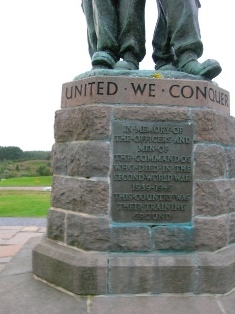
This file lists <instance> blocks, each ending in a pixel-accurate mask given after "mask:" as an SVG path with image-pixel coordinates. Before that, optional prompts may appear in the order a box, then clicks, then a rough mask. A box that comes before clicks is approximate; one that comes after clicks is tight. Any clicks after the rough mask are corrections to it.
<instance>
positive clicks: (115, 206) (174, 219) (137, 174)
mask: <svg viewBox="0 0 235 314" xmlns="http://www.w3.org/2000/svg"><path fill="white" fill-rule="evenodd" d="M112 140H113V156H112V158H113V161H112V219H113V221H114V222H120V223H121V222H126V223H127V222H128V223H152V224H156V223H187V222H190V221H191V214H192V209H191V207H192V144H193V125H192V124H189V123H184V122H182V123H181V122H178V123H169V122H140V121H127V120H124V121H122V120H118V121H114V122H113V138H112Z"/></svg>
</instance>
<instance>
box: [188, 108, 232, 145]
mask: <svg viewBox="0 0 235 314" xmlns="http://www.w3.org/2000/svg"><path fill="white" fill-rule="evenodd" d="M193 119H194V123H195V142H200V141H202V142H204V141H205V142H211V143H213V142H214V143H220V144H224V145H234V144H235V118H233V117H227V116H224V115H221V114H218V113H216V112H215V111H213V110H194V111H193Z"/></svg>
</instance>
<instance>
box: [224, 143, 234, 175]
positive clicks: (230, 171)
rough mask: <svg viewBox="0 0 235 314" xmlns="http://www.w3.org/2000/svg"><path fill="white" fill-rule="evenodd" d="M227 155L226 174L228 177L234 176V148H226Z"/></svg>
mask: <svg viewBox="0 0 235 314" xmlns="http://www.w3.org/2000/svg"><path fill="white" fill-rule="evenodd" d="M226 155H227V175H228V177H229V178H235V148H234V147H229V148H226Z"/></svg>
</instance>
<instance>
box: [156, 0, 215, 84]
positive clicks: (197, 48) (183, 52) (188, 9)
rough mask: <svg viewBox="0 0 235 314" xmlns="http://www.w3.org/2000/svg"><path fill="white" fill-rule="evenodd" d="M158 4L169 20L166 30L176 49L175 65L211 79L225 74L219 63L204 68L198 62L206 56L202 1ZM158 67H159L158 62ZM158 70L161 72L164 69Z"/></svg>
mask: <svg viewBox="0 0 235 314" xmlns="http://www.w3.org/2000/svg"><path fill="white" fill-rule="evenodd" d="M158 1H159V5H160V7H161V9H162V12H163V14H164V16H165V21H166V27H165V28H167V30H166V32H167V36H168V38H169V39H168V40H169V41H170V47H172V48H173V50H174V53H175V56H176V62H174V65H175V66H176V67H177V68H178V70H180V71H183V72H186V73H190V74H194V75H202V76H205V77H207V78H209V79H212V78H214V77H215V76H217V75H218V74H219V73H220V72H221V67H220V65H219V63H218V62H217V61H216V60H212V59H209V60H206V61H205V62H204V63H202V64H201V63H199V62H198V61H197V59H198V58H199V57H200V56H201V55H202V53H203V44H202V41H201V35H200V28H199V22H198V8H199V7H200V2H199V1H198V0H158ZM175 8H177V10H176V9H175ZM158 33H159V32H158ZM157 40H158V38H157V37H156V38H155V41H157ZM166 61H167V59H166ZM155 63H156V66H157V64H158V60H157V58H156V59H155ZM166 63H167V62H166ZM158 68H159V69H161V67H158ZM162 69H163V68H162Z"/></svg>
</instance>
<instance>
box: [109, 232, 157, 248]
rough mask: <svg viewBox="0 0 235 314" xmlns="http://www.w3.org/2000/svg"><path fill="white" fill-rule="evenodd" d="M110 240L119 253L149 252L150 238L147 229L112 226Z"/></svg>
mask: <svg viewBox="0 0 235 314" xmlns="http://www.w3.org/2000/svg"><path fill="white" fill-rule="evenodd" d="M111 232H112V234H111V239H112V242H113V243H115V244H116V246H117V248H116V250H118V251H121V252H148V251H151V238H150V232H149V228H148V227H140V226H138V227H137V226H131V227H123V226H120V227H118V226H116V227H114V226H112V227H111Z"/></svg>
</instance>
